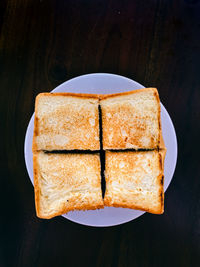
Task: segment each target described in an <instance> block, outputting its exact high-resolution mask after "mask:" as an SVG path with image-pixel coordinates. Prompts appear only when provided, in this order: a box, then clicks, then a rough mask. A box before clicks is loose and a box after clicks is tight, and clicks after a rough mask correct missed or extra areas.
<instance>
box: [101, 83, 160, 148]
mask: <svg viewBox="0 0 200 267" xmlns="http://www.w3.org/2000/svg"><path fill="white" fill-rule="evenodd" d="M100 106H101V112H102V129H103V149H108V150H109V149H110V150H112V149H157V148H158V147H159V145H160V135H161V133H160V132H161V123H160V100H159V95H158V91H157V89H155V88H144V89H140V90H134V91H130V92H125V93H121V94H113V95H105V96H101V101H100Z"/></svg>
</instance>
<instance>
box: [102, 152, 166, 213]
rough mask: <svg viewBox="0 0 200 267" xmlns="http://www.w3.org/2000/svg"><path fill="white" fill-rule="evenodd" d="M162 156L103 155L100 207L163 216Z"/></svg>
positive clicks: (115, 153)
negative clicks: (102, 199) (103, 166)
mask: <svg viewBox="0 0 200 267" xmlns="http://www.w3.org/2000/svg"><path fill="white" fill-rule="evenodd" d="M165 152H166V150H165V149H163V150H161V151H160V152H159V151H157V150H154V151H136V152H134V151H127V152H109V151H106V157H105V162H106V163H105V180H106V192H105V197H104V205H105V206H113V207H123V208H130V209H138V210H144V211H147V212H150V213H155V214H161V213H163V212H164V191H163V183H164V173H163V170H164V157H165Z"/></svg>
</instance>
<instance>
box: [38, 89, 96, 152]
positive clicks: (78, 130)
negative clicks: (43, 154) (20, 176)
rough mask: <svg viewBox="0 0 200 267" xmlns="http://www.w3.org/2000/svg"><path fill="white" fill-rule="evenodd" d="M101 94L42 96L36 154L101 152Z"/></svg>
mask: <svg viewBox="0 0 200 267" xmlns="http://www.w3.org/2000/svg"><path fill="white" fill-rule="evenodd" d="M98 106H99V99H98V96H97V95H89V94H73V93H41V94H39V95H38V96H37V98H36V104H35V122H34V136H33V151H37V150H47V151H52V150H99V148H100V142H99V110H98Z"/></svg>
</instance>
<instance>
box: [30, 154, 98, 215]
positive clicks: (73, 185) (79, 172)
mask: <svg viewBox="0 0 200 267" xmlns="http://www.w3.org/2000/svg"><path fill="white" fill-rule="evenodd" d="M33 164H34V166H33V167H34V186H35V205H36V212H37V216H38V217H39V218H46V219H49V218H52V217H54V216H58V215H61V214H64V213H66V212H68V211H72V210H91V209H99V208H103V199H102V192H101V175H100V157H99V154H78V153H73V154H72V153H67V154H59V153H58V154H56V153H44V152H42V151H39V152H35V153H34V155H33Z"/></svg>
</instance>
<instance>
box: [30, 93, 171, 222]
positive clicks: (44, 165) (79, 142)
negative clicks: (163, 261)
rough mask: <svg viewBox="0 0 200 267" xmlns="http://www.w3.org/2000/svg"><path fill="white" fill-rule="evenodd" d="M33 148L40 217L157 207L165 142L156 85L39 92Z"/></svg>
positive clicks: (159, 206)
mask: <svg viewBox="0 0 200 267" xmlns="http://www.w3.org/2000/svg"><path fill="white" fill-rule="evenodd" d="M32 150H33V169H34V185H35V204H36V212H37V216H38V217H40V218H46V219H49V218H52V217H54V216H58V215H62V214H64V213H67V212H69V211H73V210H89V209H99V208H103V207H104V206H112V207H124V208H131V209H139V210H144V211H147V212H150V213H155V214H161V213H163V211H164V191H163V183H164V158H165V153H166V148H165V144H164V141H163V138H162V130H161V122H160V100H159V95H158V91H157V89H155V88H144V89H141V90H135V91H130V92H125V93H120V94H112V95H94V94H93V95H91V94H90V95H89V94H73V93H41V94H39V95H38V96H37V98H36V104H35V122H34V135H33V145H32ZM104 151H105V153H104ZM104 155H105V158H104ZM101 164H102V166H101ZM104 165H105V184H104V179H103V178H102V177H101V175H102V174H103V170H104ZM102 176H103V175H102ZM104 186H105V188H106V190H105V196H104V199H103V197H102V191H103V192H104Z"/></svg>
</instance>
